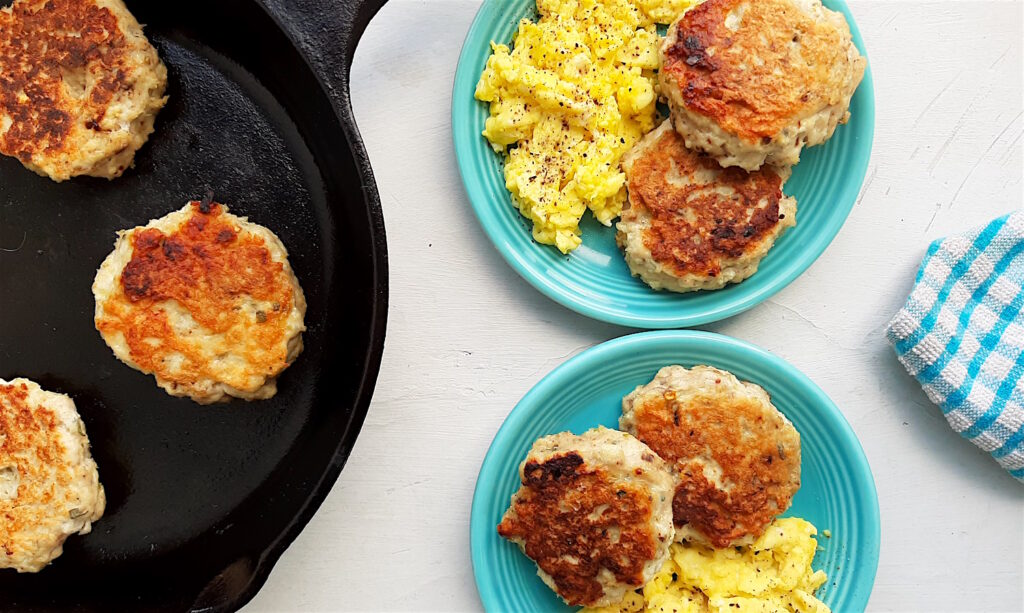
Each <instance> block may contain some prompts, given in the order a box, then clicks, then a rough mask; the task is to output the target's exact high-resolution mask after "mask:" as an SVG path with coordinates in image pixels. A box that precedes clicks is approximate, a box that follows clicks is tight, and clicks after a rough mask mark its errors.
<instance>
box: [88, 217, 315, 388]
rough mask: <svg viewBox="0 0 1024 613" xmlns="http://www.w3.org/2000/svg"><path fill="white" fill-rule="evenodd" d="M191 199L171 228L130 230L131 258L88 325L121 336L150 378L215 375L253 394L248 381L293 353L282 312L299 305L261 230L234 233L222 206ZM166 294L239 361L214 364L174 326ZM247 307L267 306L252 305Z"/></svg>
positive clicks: (185, 379) (269, 372) (277, 368)
mask: <svg viewBox="0 0 1024 613" xmlns="http://www.w3.org/2000/svg"><path fill="white" fill-rule="evenodd" d="M190 206H191V212H190V216H189V217H188V218H187V220H186V221H185V222H184V223H183V224H182V225H181V226H180V228H179V229H178V230H176V231H174V232H170V233H167V234H165V233H164V232H163V231H161V230H159V229H157V228H152V227H150V228H138V229H136V230H132V231H130V233H129V235H128V240H130V242H131V259H130V260H129V261H128V263H127V264H126V265H125V267H124V270H123V272H122V273H121V274H120V276H119V278H118V281H119V283H120V288H119V290H120V291H115V292H113V294H112V295H111V297H110V298H109V299H107V300H106V301H105V302H104V303H103V304H102V305H100V306H101V307H102V309H100V310H98V315H97V319H96V327H97V329H98V330H99V331H100V333H101V334H103V336H104V337H105V338H107V337H113V336H115V335H118V334H120V335H123V337H124V340H125V342H126V344H127V348H128V350H129V352H130V356H131V361H132V362H134V365H135V366H136V367H137V368H139V369H140V370H143V371H144V372H150V373H153V374H154V375H156V377H157V379H158V380H161V381H163V382H168V383H172V384H180V385H181V386H182V387H183V388H185V389H188V388H189V387H190V386H191V385H193V384H195V383H196V382H197V381H220V382H225V383H227V384H229V385H231V386H232V387H233V388H235V389H238V390H248V391H253V390H252V389H250V388H252V386H251V385H250V384H249V383H248V382H249V381H252V380H254V379H255V380H256V381H257V382H260V384H262V381H264V380H266V379H267V378H272V377H275V376H277V375H278V374H279V373H280V372H281V371H283V370H284V369H285V368H286V367H287V366H288V365H289V360H290V359H294V355H289V353H291V352H292V351H293V343H292V342H291V340H292V337H293V335H294V331H293V330H291V326H292V324H291V323H290V317H291V315H292V311H293V309H294V308H295V305H296V304H301V308H302V310H303V312H304V310H305V302H304V299H303V297H302V296H301V290H298V291H296V287H297V286H296V285H295V284H294V281H293V279H294V277H293V275H292V273H291V271H290V269H289V268H286V265H285V263H284V262H281V261H277V260H275V259H274V257H273V256H272V253H271V251H270V249H268V246H267V244H266V241H265V239H264V237H263V236H261V235H259V234H257V233H254V232H245V231H241V230H240V228H239V227H238V226H237V225H236V223H235V222H234V220H233V219H226V218H225V215H224V207H223V206H222V205H219V204H216V203H213V204H210V205H203V204H201V203H199V202H192V203H190ZM169 301H173V302H174V303H176V304H177V305H179V306H180V307H181V308H182V309H184V311H186V312H187V314H188V317H190V318H191V320H192V321H194V322H195V324H198V326H199V327H200V329H201V330H203V333H204V337H206V338H209V337H210V336H214V337H217V338H218V339H221V342H222V343H223V345H224V347H225V350H228V349H230V350H231V351H232V352H233V353H235V354H237V355H240V356H244V362H241V363H240V364H239V365H238V367H237V368H234V369H231V370H230V371H229V370H226V369H225V368H223V367H215V364H214V363H212V362H211V360H210V359H209V355H208V353H209V348H208V347H205V346H198V345H197V344H196V342H195V341H194V339H193V338H192V337H191V335H189V334H184V335H183V334H181V333H179V332H178V331H176V330H175V329H174V325H173V323H172V322H171V321H170V320H169V316H168V312H167V310H166V304H167V303H168V302H169ZM252 304H257V305H269V306H268V307H267V308H263V307H259V308H258V309H257V310H255V311H253V310H252V308H250V307H251V305H252ZM100 313H101V314H100ZM178 355H180V356H181V359H180V361H179V360H178V359H177V356H178ZM172 356H173V357H174V359H173V360H172V359H171V358H172ZM257 387H258V386H257ZM197 399H198V398H197Z"/></svg>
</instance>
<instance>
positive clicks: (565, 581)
mask: <svg viewBox="0 0 1024 613" xmlns="http://www.w3.org/2000/svg"><path fill="white" fill-rule="evenodd" d="M519 472H520V479H521V482H522V487H520V489H519V491H518V492H516V494H515V496H513V498H512V504H511V506H510V507H509V509H508V511H507V512H506V513H505V517H504V518H503V519H502V522H501V524H500V525H499V526H498V533H499V534H500V535H501V536H503V537H505V538H507V539H509V540H511V541H513V542H515V543H517V544H519V546H520V547H521V548H522V549H523V551H524V552H525V553H526V555H527V556H528V557H530V558H531V559H532V560H533V561H534V562H536V563H537V566H538V571H537V573H538V574H539V575H540V577H541V578H542V579H543V580H544V582H545V583H547V584H548V585H549V586H550V587H551V589H553V590H555V592H556V593H558V595H559V596H561V597H562V599H564V600H565V601H566V602H567V603H569V604H570V605H586V606H603V605H607V604H612V603H616V602H619V601H621V600H622V598H623V597H624V596H625V594H626V591H627V590H633V589H636V588H638V587H641V586H643V585H644V584H645V583H646V582H647V581H648V580H650V578H651V577H652V576H653V575H654V574H655V573H656V572H657V571H658V570H660V569H661V566H662V565H663V564H664V562H665V560H666V559H667V558H668V547H669V544H670V543H671V542H672V539H673V528H672V506H671V499H672V493H673V491H674V489H675V481H674V479H673V477H672V475H671V473H670V471H669V469H668V466H667V465H666V464H665V463H664V462H663V461H662V460H661V458H659V457H658V456H657V455H655V454H654V453H653V452H652V451H651V450H650V449H649V448H647V446H646V445H644V444H643V443H641V442H640V441H638V440H636V439H635V438H634V437H632V436H630V435H628V434H625V433H623V432H618V431H616V430H608V429H605V428H598V429H594V430H590V431H589V432H586V433H584V434H582V435H580V436H576V435H574V434H571V433H568V432H564V433H562V434H555V435H553V436H547V437H544V438H541V439H540V440H538V441H537V442H536V443H534V445H533V448H532V449H531V450H530V453H529V454H528V455H527V457H526V460H525V461H524V462H523V464H522V466H521V467H520V471H519Z"/></svg>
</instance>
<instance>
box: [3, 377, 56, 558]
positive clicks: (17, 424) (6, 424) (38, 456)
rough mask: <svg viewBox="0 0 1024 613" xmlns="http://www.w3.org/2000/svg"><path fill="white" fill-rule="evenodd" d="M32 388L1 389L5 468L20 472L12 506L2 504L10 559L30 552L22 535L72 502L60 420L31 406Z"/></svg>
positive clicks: (5, 550)
mask: <svg viewBox="0 0 1024 613" xmlns="http://www.w3.org/2000/svg"><path fill="white" fill-rule="evenodd" d="M27 399H28V387H27V386H26V385H25V384H20V385H13V384H11V385H2V384H0V435H2V436H0V439H2V442H0V465H3V466H16V467H17V470H18V473H19V475H20V476H21V478H20V485H19V487H18V494H17V496H16V497H15V498H14V499H13V500H5V501H0V512H2V514H3V521H0V548H3V550H4V553H5V554H6V556H7V557H11V556H15V555H17V554H18V553H20V551H19V550H20V549H22V548H24V547H25V543H24V542H22V541H23V539H22V538H21V536H20V534H21V533H22V532H26V531H29V530H31V529H33V528H34V527H35V526H37V525H39V524H40V523H41V522H43V521H45V520H46V519H47V518H49V517H50V516H51V515H52V511H51V508H54V507H59V506H61V505H63V504H65V503H67V502H70V501H71V495H72V492H71V491H70V490H69V489H67V486H68V485H69V484H70V483H71V480H72V478H73V474H72V472H71V470H70V469H69V468H68V467H67V466H65V465H63V464H62V463H61V462H60V458H61V457H62V456H63V455H64V452H65V450H64V447H63V445H61V443H60V439H59V437H58V436H57V429H58V418H57V416H56V415H55V414H54V413H53V411H50V410H49V409H47V408H46V407H44V406H32V405H31V404H29V403H28V402H27Z"/></svg>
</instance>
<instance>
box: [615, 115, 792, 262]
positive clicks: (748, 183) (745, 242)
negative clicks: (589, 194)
mask: <svg viewBox="0 0 1024 613" xmlns="http://www.w3.org/2000/svg"><path fill="white" fill-rule="evenodd" d="M659 134H660V135H657V136H655V138H656V140H655V141H654V142H653V143H651V142H647V141H646V140H645V141H643V142H641V144H640V145H638V148H640V147H642V150H639V151H638V154H637V155H635V156H633V157H631V160H630V164H629V167H628V170H627V177H628V184H627V185H628V189H629V203H630V204H629V208H628V209H627V210H626V211H625V212H624V213H623V219H624V220H627V221H628V220H630V219H634V218H636V217H637V216H638V215H640V214H644V215H645V216H647V215H649V217H650V227H649V228H648V229H647V230H645V232H644V238H643V243H644V246H646V247H647V249H649V250H650V253H651V257H652V258H653V259H654V261H656V262H658V263H660V264H661V265H663V266H665V267H666V268H667V269H669V270H670V271H672V272H674V273H675V274H676V275H677V276H680V277H682V276H684V275H699V276H702V277H716V276H718V274H719V273H720V272H721V271H722V268H723V263H725V262H728V261H736V260H738V259H739V258H742V257H743V256H744V255H745V254H748V253H750V252H753V251H758V250H761V249H762V248H763V245H764V243H765V242H766V241H771V240H773V239H774V235H776V234H777V233H778V232H779V228H778V226H779V222H780V211H779V201H780V199H782V198H783V194H782V183H783V179H782V177H781V176H780V175H779V174H778V171H776V170H775V169H774V168H771V167H763V168H761V169H760V170H758V171H755V172H749V173H748V172H746V171H744V170H743V169H740V168H736V167H730V168H725V169H723V168H722V167H721V166H719V164H718V162H716V161H715V160H714V159H713V158H710V157H708V156H706V155H701V154H698V153H695V152H693V151H691V150H689V149H687V148H686V145H685V144H684V142H683V138H682V137H681V136H680V135H679V134H678V133H677V132H676V131H675V130H672V129H671V127H670V126H669V127H667V128H664V127H663V128H662V129H660V130H659ZM723 190H724V191H727V192H728V193H723ZM792 221H793V220H790V222H789V223H792Z"/></svg>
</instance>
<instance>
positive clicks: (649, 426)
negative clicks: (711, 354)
mask: <svg viewBox="0 0 1024 613" xmlns="http://www.w3.org/2000/svg"><path fill="white" fill-rule="evenodd" d="M619 423H620V426H621V427H622V429H623V430H626V431H627V432H630V433H632V434H634V435H636V437H637V438H639V439H640V440H641V441H643V442H645V443H647V445H649V446H650V447H651V449H653V450H654V451H655V452H656V453H658V454H659V455H661V457H663V458H665V460H666V461H667V462H668V463H669V464H671V465H672V466H673V467H674V469H675V471H676V473H677V476H678V477H679V486H678V489H677V490H676V493H675V497H674V499H673V501H672V508H673V513H674V519H675V524H676V539H677V540H684V539H697V540H703V541H706V542H708V543H710V544H711V545H713V546H715V547H728V546H730V545H739V544H748V543H750V542H752V541H753V540H754V539H755V538H756V537H758V536H760V535H761V534H762V533H764V530H765V528H766V527H767V526H768V524H770V523H771V522H772V520H773V519H774V518H775V517H776V516H778V515H779V514H781V513H782V512H784V511H785V510H786V509H788V508H789V505H790V503H791V502H792V499H793V495H794V494H795V493H796V491H797V489H799V488H800V435H799V433H797V431H796V429H795V428H794V427H793V425H792V424H791V423H789V420H787V419H786V418H785V416H783V415H782V413H780V412H779V411H778V410H777V409H776V408H775V407H774V406H772V404H771V400H770V399H769V397H768V394H767V392H765V391H764V390H763V389H762V388H760V387H758V386H757V385H754V384H752V383H745V382H742V381H740V380H739V379H737V378H736V377H735V376H733V375H732V374H730V373H728V372H725V371H722V370H718V369H716V368H711V367H710V366H695V367H693V368H692V369H686V368H683V367H682V366H667V367H665V368H662V369H661V371H659V372H658V375H657V376H656V377H655V378H654V380H653V381H651V382H650V383H648V384H647V385H643V386H640V387H638V388H637V389H636V390H635V391H634V392H633V393H631V394H630V395H628V396H626V398H625V399H623V401H622V419H621V420H620V422H619Z"/></svg>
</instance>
